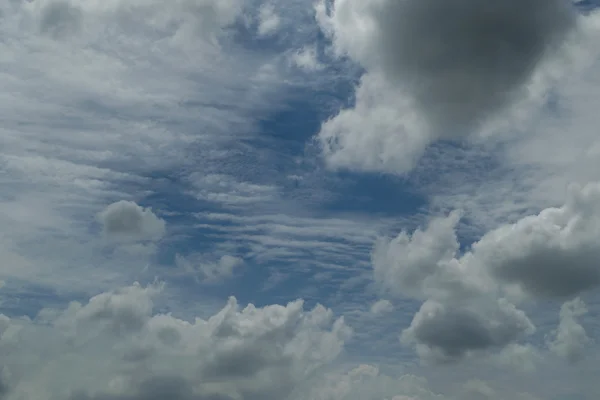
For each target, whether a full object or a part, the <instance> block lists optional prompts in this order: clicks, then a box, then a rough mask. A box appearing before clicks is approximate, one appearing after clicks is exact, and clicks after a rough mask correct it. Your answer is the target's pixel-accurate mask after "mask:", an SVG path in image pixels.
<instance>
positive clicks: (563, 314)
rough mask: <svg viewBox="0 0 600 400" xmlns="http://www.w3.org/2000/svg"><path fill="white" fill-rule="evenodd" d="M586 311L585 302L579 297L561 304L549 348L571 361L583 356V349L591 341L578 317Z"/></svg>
mask: <svg viewBox="0 0 600 400" xmlns="http://www.w3.org/2000/svg"><path fill="white" fill-rule="evenodd" d="M587 312H588V309H587V307H586V305H585V303H584V302H583V301H581V299H579V298H576V299H573V300H571V301H568V302H566V303H565V304H563V305H562V307H561V308H560V323H559V325H558V328H557V329H556V336H555V337H554V338H553V340H551V341H550V342H549V343H548V345H549V347H550V350H552V351H553V352H554V353H556V354H557V355H559V356H561V357H564V358H565V359H567V360H568V361H570V362H572V363H574V362H577V361H579V360H581V359H582V358H583V357H584V356H585V349H586V347H587V346H588V345H590V343H591V339H590V338H589V337H588V335H587V333H586V331H585V328H584V327H583V326H582V325H581V324H580V323H579V322H578V318H579V317H582V316H584V315H585V314H587Z"/></svg>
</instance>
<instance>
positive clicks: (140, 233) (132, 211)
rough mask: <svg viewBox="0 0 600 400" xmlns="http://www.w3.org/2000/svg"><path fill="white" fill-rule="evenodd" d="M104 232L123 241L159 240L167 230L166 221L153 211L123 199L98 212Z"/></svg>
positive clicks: (109, 236)
mask: <svg viewBox="0 0 600 400" xmlns="http://www.w3.org/2000/svg"><path fill="white" fill-rule="evenodd" d="M98 220H99V222H100V224H101V225H102V228H103V232H104V234H105V235H106V236H107V237H108V238H111V239H116V240H123V241H144V240H150V241H157V240H159V239H161V238H162V237H163V236H164V234H165V230H166V223H165V221H164V220H163V219H161V218H159V217H157V216H156V214H154V212H152V209H150V208H143V207H140V206H139V205H137V204H136V203H134V202H132V201H125V200H121V201H118V202H116V203H112V204H110V205H108V206H107V207H106V208H105V209H104V210H103V211H101V212H100V213H99V214H98Z"/></svg>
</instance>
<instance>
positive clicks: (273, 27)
mask: <svg viewBox="0 0 600 400" xmlns="http://www.w3.org/2000/svg"><path fill="white" fill-rule="evenodd" d="M280 24H281V19H280V18H279V15H277V13H276V12H275V7H274V6H273V5H272V4H269V3H264V4H263V5H261V6H260V9H259V11H258V35H259V36H270V35H273V34H274V33H275V32H276V31H277V29H279V25H280Z"/></svg>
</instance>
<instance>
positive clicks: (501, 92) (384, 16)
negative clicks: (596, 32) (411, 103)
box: [372, 0, 576, 135]
mask: <svg viewBox="0 0 600 400" xmlns="http://www.w3.org/2000/svg"><path fill="white" fill-rule="evenodd" d="M372 10H373V11H372V16H373V17H374V19H375V21H376V22H377V25H378V35H377V43H378V44H377V45H376V46H378V49H377V51H378V55H379V57H380V58H379V62H380V63H381V65H380V67H381V68H382V69H383V71H384V72H385V73H386V76H388V77H389V78H391V79H395V80H397V81H398V82H400V83H401V85H402V86H403V87H405V88H406V89H407V90H408V91H409V92H410V94H411V95H412V97H413V99H414V100H415V102H416V105H417V106H418V107H419V108H420V109H422V110H423V111H424V112H425V113H426V115H427V117H428V119H429V120H430V122H431V123H432V125H433V127H434V129H436V130H437V129H448V127H449V126H450V127H453V131H454V132H448V131H447V132H446V134H451V135H454V134H456V132H455V130H456V129H464V130H469V129H472V128H475V127H476V126H477V125H478V124H480V123H481V122H483V121H484V120H485V119H486V118H488V117H490V116H491V115H493V114H494V113H495V112H498V111H501V110H502V109H503V108H504V107H505V106H507V105H508V104H510V103H511V102H512V101H513V100H515V99H516V98H517V97H518V96H519V94H520V93H521V90H523V89H524V85H525V84H526V83H527V82H528V80H529V79H530V78H531V76H532V74H533V72H534V71H535V69H536V67H537V66H538V65H539V62H540V60H542V59H543V58H544V56H545V55H546V54H547V53H548V52H549V51H551V50H552V49H553V48H557V46H558V45H560V44H561V43H562V42H563V41H564V39H565V38H566V37H567V34H568V33H569V31H570V30H571V28H573V27H574V24H575V15H576V14H575V11H574V7H573V6H572V4H571V2H570V1H568V0H502V1H496V0H445V1H440V0H405V1H397V0H393V1H392V0H388V1H384V2H378V3H377V5H374V6H372ZM438 133H439V134H444V133H443V132H438Z"/></svg>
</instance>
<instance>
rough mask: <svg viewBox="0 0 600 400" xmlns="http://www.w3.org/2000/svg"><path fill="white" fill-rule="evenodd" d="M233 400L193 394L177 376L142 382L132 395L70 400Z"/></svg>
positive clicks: (79, 396) (73, 399)
mask: <svg viewBox="0 0 600 400" xmlns="http://www.w3.org/2000/svg"><path fill="white" fill-rule="evenodd" d="M166 399H169V400H233V398H232V397H230V396H226V395H222V394H206V395H202V394H195V393H194V390H193V388H192V386H191V385H190V382H188V381H187V380H185V379H183V378H181V377H178V376H157V377H153V378H152V379H148V380H145V381H143V382H142V383H140V384H139V385H138V387H137V388H136V390H135V391H134V393H132V394H110V393H100V394H94V395H90V394H87V393H77V394H74V395H73V396H71V398H70V400H166Z"/></svg>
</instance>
